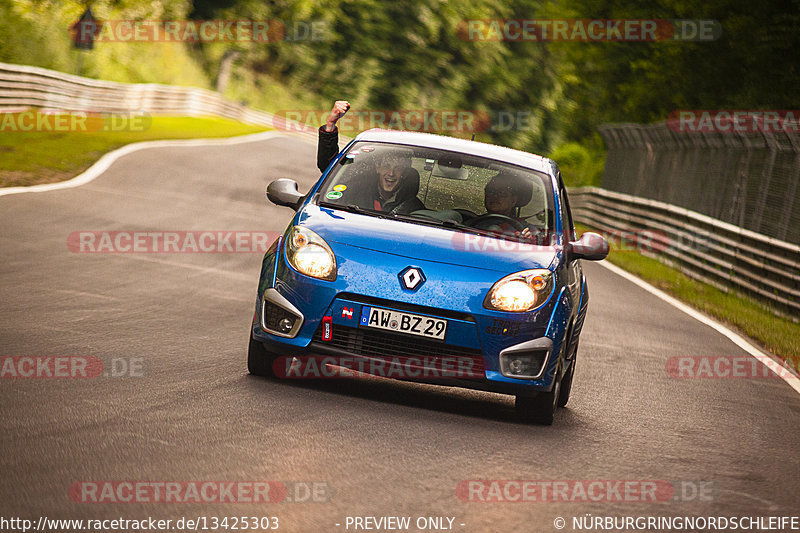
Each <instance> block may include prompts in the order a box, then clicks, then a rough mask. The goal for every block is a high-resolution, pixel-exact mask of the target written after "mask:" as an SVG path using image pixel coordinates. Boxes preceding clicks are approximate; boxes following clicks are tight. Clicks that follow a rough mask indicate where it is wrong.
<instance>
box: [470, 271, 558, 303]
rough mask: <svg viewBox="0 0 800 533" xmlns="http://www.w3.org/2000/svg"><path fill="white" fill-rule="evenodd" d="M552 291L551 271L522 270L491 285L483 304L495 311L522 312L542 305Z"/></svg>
mask: <svg viewBox="0 0 800 533" xmlns="http://www.w3.org/2000/svg"><path fill="white" fill-rule="evenodd" d="M552 292H553V273H552V272H550V271H549V270H545V269H536V270H523V271H522V272H517V273H516V274H511V275H510V276H506V277H504V278H503V279H501V280H500V281H498V282H497V283H495V284H494V285H493V286H492V289H491V290H490V291H489V294H487V295H486V299H485V300H484V301H483V306H484V307H485V308H486V309H493V310H495V311H511V312H513V313H522V312H524V311H530V310H531V309H536V308H537V307H540V306H542V305H543V304H544V303H545V302H546V301H547V299H548V298H549V297H550V294H551V293H552Z"/></svg>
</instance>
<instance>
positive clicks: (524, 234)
mask: <svg viewBox="0 0 800 533" xmlns="http://www.w3.org/2000/svg"><path fill="white" fill-rule="evenodd" d="M514 235H516V237H517V238H518V239H525V240H526V241H532V240H533V235H531V230H530V228H523V229H522V231H517V232H515V233H514Z"/></svg>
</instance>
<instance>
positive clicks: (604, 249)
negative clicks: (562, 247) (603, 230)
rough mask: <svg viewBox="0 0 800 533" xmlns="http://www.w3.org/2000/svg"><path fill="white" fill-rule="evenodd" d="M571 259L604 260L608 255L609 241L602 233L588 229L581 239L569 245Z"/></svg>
mask: <svg viewBox="0 0 800 533" xmlns="http://www.w3.org/2000/svg"><path fill="white" fill-rule="evenodd" d="M567 253H568V254H569V260H570V261H572V260H574V259H588V260H589V261H602V260H603V259H605V258H606V256H607V255H608V241H607V240H606V238H605V237H603V236H602V235H598V234H597V233H592V232H591V231H588V232H586V233H584V234H583V235H581V238H580V240H578V241H574V242H571V243H569V244H568V245H567Z"/></svg>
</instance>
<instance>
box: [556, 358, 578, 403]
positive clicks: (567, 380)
mask: <svg viewBox="0 0 800 533" xmlns="http://www.w3.org/2000/svg"><path fill="white" fill-rule="evenodd" d="M576 361H577V359H576V358H575V357H573V359H572V364H571V365H569V370H567V375H566V376H564V377H563V378H562V379H561V381H562V383H561V393H560V394H559V395H558V406H559V407H565V406H566V405H567V402H568V401H569V393H570V392H572V378H573V376H575V362H576Z"/></svg>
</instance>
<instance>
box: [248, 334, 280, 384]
mask: <svg viewBox="0 0 800 533" xmlns="http://www.w3.org/2000/svg"><path fill="white" fill-rule="evenodd" d="M275 359H276V356H275V355H274V354H272V353H270V352H268V351H267V349H266V348H265V347H264V344H263V343H262V342H260V341H257V340H255V339H253V335H252V333H251V334H250V346H249V347H248V349H247V371H248V372H250V374H252V375H254V376H263V377H268V378H274V377H275V371H274V370H273V369H272V364H273V363H274V362H275Z"/></svg>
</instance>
